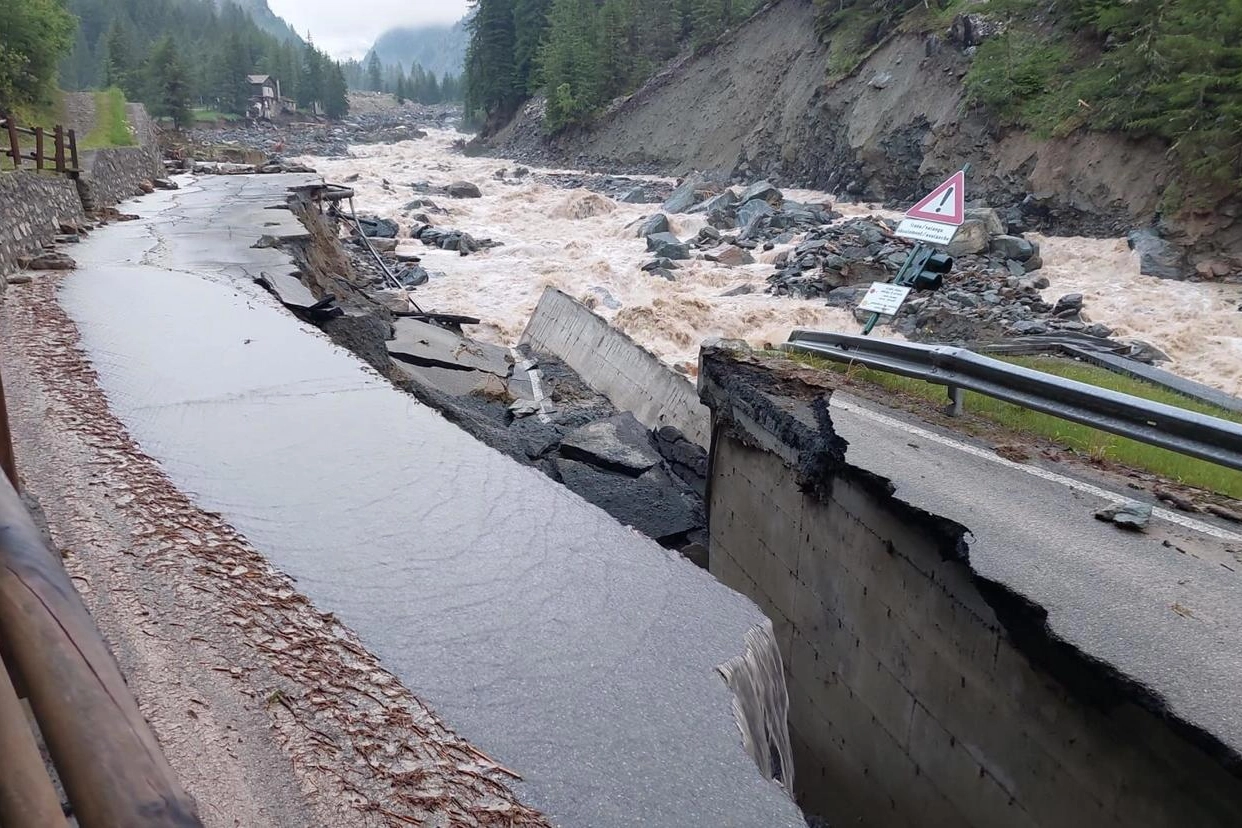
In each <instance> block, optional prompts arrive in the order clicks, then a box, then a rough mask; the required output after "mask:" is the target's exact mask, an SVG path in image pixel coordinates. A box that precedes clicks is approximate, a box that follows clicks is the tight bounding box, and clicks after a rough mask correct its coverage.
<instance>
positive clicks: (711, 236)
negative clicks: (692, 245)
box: [695, 225, 721, 244]
mask: <svg viewBox="0 0 1242 828" xmlns="http://www.w3.org/2000/svg"><path fill="white" fill-rule="evenodd" d="M695 238H696V239H698V241H699V243H700V244H702V243H705V242H718V241H720V238H721V236H720V231H719V230H717V229H716V228H715V227H711V226H710V225H709V226H707V227H704V228H703V229H702V230H700V231H699V235H698V236H696V237H695Z"/></svg>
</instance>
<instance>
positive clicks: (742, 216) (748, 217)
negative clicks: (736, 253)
mask: <svg viewBox="0 0 1242 828" xmlns="http://www.w3.org/2000/svg"><path fill="white" fill-rule="evenodd" d="M774 212H776V211H775V210H773V209H772V205H771V204H768V203H767V202H766V201H764V200H763V199H760V198H756V199H751V200H750V201H746V202H744V203H743V204H742V206H741V207H739V208H738V209H737V223H738V226H739V227H741V228H742V229H743V230H745V229H747V228H749V227H750V226H751V225H753V224H754V223H755V222H756V221H758V220H759V219H761V218H763V217H764V216H770V215H772V214H773V213H774Z"/></svg>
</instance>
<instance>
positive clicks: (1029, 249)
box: [991, 236, 1035, 262]
mask: <svg viewBox="0 0 1242 828" xmlns="http://www.w3.org/2000/svg"><path fill="white" fill-rule="evenodd" d="M991 251H992V252H993V253H995V254H996V255H997V256H1003V257H1004V258H1006V259H1013V260H1015V261H1018V262H1025V261H1026V260H1028V259H1030V258H1031V257H1032V256H1034V255H1035V245H1033V244H1031V243H1030V242H1029V241H1027V240H1026V239H1023V238H1020V237H1018V236H996V237H995V238H993V239H992V244H991Z"/></svg>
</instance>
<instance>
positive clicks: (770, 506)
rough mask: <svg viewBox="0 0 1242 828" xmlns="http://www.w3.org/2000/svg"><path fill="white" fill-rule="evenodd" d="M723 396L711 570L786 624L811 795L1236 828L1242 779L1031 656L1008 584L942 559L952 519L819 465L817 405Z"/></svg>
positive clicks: (1008, 821) (942, 808) (1054, 822)
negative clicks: (1004, 612)
mask: <svg viewBox="0 0 1242 828" xmlns="http://www.w3.org/2000/svg"><path fill="white" fill-rule="evenodd" d="M722 370H725V369H722ZM710 373H711V372H709V370H708V368H706V367H705V368H704V373H703V377H704V387H705V388H708V387H709V386H710V384H711V381H710V379H709V374H710ZM744 384H745V381H739V384H738V386H737V387H738V388H741V387H742V386H743V385H744ZM775 385H776V383H773V386H769V387H774V386H775ZM751 387H752V388H753V387H755V386H753V385H752V386H751ZM762 393H764V394H768V393H770V392H766V391H765V392H762ZM821 394H822V392H821ZM726 396H727V394H719V395H718V397H717V399H715V400H712V407H713V410H714V414H717V415H718V416H717V418H716V424H715V428H716V433H715V436H714V440H713V445H712V451H711V466H710V473H709V481H710V491H709V504H708V507H709V522H710V531H711V571H712V573H713V574H714V575H715V576H716V577H717V578H719V579H720V580H721V581H722V582H724V583H725V584H726V585H728V586H730V587H732V588H734V589H736V590H738V591H739V592H741V593H743V594H744V595H747V596H748V597H750V598H751V599H753V600H754V601H755V602H756V603H757V604H758V605H759V606H760V608H761V609H763V610H764V612H765V613H766V614H767V615H768V617H769V618H771V619H772V621H773V623H774V627H775V629H776V633H777V640H778V643H779V646H780V647H781V650H782V655H783V657H784V660H785V665H786V670H787V679H788V681H787V683H788V686H789V693H790V724H791V730H792V737H793V748H794V756H795V769H796V773H797V779H798V780H799V791H800V794H801V799H802V802H803V804H804V806H806V807H808V808H809V809H810V810H811V811H812V812H815V813H819V814H823V815H825V816H827V817H828V820H829V822H830V823H831V824H833V825H864V826H885V828H887V826H954V827H955V828H957V827H959V826H975V828H985V827H987V828H991V827H992V826H1002V825H1003V826H1048V828H1053V826H1055V827H1056V828H1064V826H1118V828H1120V826H1170V828H1171V826H1187V825H1194V826H1225V825H1239V824H1242V780H1239V779H1238V778H1237V777H1236V776H1234V775H1233V774H1231V773H1230V772H1229V771H1228V770H1227V769H1226V768H1225V766H1224V765H1223V764H1222V763H1221V762H1219V761H1216V760H1214V759H1213V758H1211V757H1210V756H1209V755H1208V754H1207V753H1205V752H1204V751H1202V750H1201V749H1200V748H1199V747H1197V746H1196V744H1194V743H1192V742H1191V741H1189V740H1187V739H1185V738H1183V734H1182V733H1181V732H1179V731H1177V730H1175V729H1174V728H1172V727H1170V726H1169V724H1168V723H1167V722H1166V721H1165V720H1164V719H1162V718H1159V717H1157V716H1156V715H1154V714H1153V713H1151V712H1149V711H1148V710H1147V709H1144V708H1141V707H1139V706H1137V705H1136V704H1133V703H1131V702H1130V701H1127V700H1125V699H1124V698H1118V697H1117V696H1116V695H1115V694H1113V695H1109V694H1106V693H1105V694H1097V695H1095V696H1092V695H1091V694H1090V693H1087V692H1085V691H1084V690H1083V687H1076V692H1072V691H1071V689H1069V688H1068V687H1067V686H1066V685H1065V684H1063V683H1061V682H1060V681H1058V680H1057V679H1056V678H1054V677H1053V676H1052V675H1050V674H1049V673H1048V672H1046V671H1045V670H1042V669H1040V668H1038V667H1036V666H1033V663H1032V662H1031V661H1030V660H1028V658H1027V656H1026V654H1025V653H1026V652H1027V651H1026V650H1025V649H1023V648H1021V647H1020V646H1019V644H1018V643H1015V640H1014V639H1013V637H1012V636H1011V634H1010V632H1009V629H1008V628H1007V627H1006V625H1005V624H1003V623H1002V622H1001V621H1000V620H999V619H998V616H997V613H996V611H994V609H993V607H994V606H995V605H996V601H997V600H999V599H998V598H997V597H996V594H995V593H994V592H993V593H992V594H991V595H990V598H989V596H985V594H984V593H983V592H982V591H981V589H982V587H983V586H984V582H981V581H980V579H979V578H978V577H977V575H976V574H975V573H973V572H972V571H971V569H970V567H969V565H968V564H967V563H965V562H964V561H962V560H956V559H953V558H952V557H951V556H950V557H946V554H945V550H946V541H947V540H949V541H951V540H952V539H950V538H948V537H947V535H948V530H946V529H942V528H941V527H939V526H938V525H937V524H936V523H935V521H934V519H933V518H931V517H929V516H928V515H926V514H919V513H916V512H915V511H914V510H912V509H910V508H909V507H907V506H905V505H904V504H901V503H900V502H898V501H896V500H895V499H894V498H892V497H891V496H889V495H888V494H887V490H886V489H884V488H883V486H877V485H876V483H875V480H874V479H873V478H868V477H867V475H866V473H863V472H861V471H860V470H857V469H852V467H850V466H848V465H847V464H846V463H845V462H844V460H843V459H842V458H841V457H836V458H831V457H830V458H829V459H828V461H826V462H824V461H822V460H816V461H815V463H814V464H809V463H808V458H807V457H806V456H805V454H804V452H803V450H802V449H803V447H802V446H798V445H791V444H790V441H789V440H788V439H787V435H788V434H790V433H791V432H793V431H795V430H797V429H798V428H801V427H802V426H801V425H799V423H801V424H803V425H804V424H806V423H808V422H810V423H814V422H815V421H816V419H817V417H816V416H815V415H814V414H812V413H811V412H812V410H813V407H812V406H810V405H808V404H805V403H804V402H803V401H799V400H793V401H790V400H788V399H783V400H782V401H780V402H777V403H776V404H775V405H774V406H772V407H770V408H768V409H767V414H765V416H764V417H763V418H759V417H747V418H743V420H738V419H737V418H736V417H731V415H730V413H729V406H731V405H732V404H733V400H735V399H736V395H734V397H733V400H725V399H724V397H726ZM705 398H708V399H709V400H710V399H711V398H712V391H710V390H706V391H705ZM820 399H821V400H822V396H821V397H820ZM826 411H827V409H820V411H819V413H818V415H819V417H820V418H822V417H824V416H826V414H825V412H826ZM771 412H777V413H776V414H772V413H771ZM799 412H802V413H801V414H800V413H799ZM827 444H828V445H829V447H830V450H829V454H831V451H832V447H831V440H829V441H827ZM840 450H841V451H843V450H844V448H843V444H842V447H841V449H840ZM808 468H810V469H817V470H818V472H817V475H813V477H815V476H817V477H818V479H817V480H816V481H815V483H814V484H808ZM809 489H813V490H809ZM947 548H948V549H952V548H953V543H952V542H950V543H949V544H948V547H947ZM1036 551H1037V550H1032V552H1033V553H1034V552H1036ZM1084 686H1085V687H1091V686H1093V685H1091V684H1089V683H1084Z"/></svg>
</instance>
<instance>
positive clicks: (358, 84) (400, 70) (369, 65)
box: [341, 50, 462, 104]
mask: <svg viewBox="0 0 1242 828" xmlns="http://www.w3.org/2000/svg"><path fill="white" fill-rule="evenodd" d="M341 69H342V71H343V72H344V75H345V82H346V84H348V86H349V88H350V89H352V90H355V91H360V92H387V93H389V94H391V95H395V96H396V98H397V100H398V102H400V103H405V102H406V101H415V102H417V103H421V104H440V103H459V102H460V101H461V99H462V80H461V76H460V75H452V74H447V75H443V76H437V75H436V74H435V73H434V72H431V71H429V70H427V69H425V68H424V67H423V66H422V65H421V64H418V63H414V64H412V65H411V66H410V69H409V71H408V72H407V71H406V70H405V67H404V66H403V65H402V64H401V63H384V62H383V61H381V60H380V58H379V55H378V54H376V52H375V51H374V50H372V51H371V53H370V54H369V55H368V57H367V59H366V60H364V61H361V62H360V61H356V60H349V61H345V63H343V64H341Z"/></svg>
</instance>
